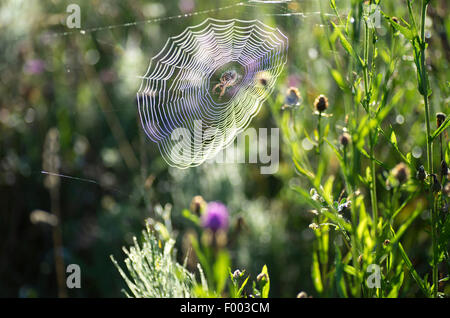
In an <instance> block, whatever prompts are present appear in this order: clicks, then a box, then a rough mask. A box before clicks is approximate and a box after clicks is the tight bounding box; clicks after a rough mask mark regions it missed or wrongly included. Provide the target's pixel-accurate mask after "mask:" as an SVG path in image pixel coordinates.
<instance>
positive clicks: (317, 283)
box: [311, 252, 323, 294]
mask: <svg viewBox="0 0 450 318" xmlns="http://www.w3.org/2000/svg"><path fill="white" fill-rule="evenodd" d="M311 274H312V279H313V283H314V287H316V290H317V292H318V293H320V294H321V293H322V292H323V285H322V278H321V277H320V264H319V258H318V257H317V253H315V252H314V253H313V262H312V271H311Z"/></svg>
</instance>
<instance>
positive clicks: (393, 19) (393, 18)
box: [391, 17, 399, 24]
mask: <svg viewBox="0 0 450 318" xmlns="http://www.w3.org/2000/svg"><path fill="white" fill-rule="evenodd" d="M391 19H392V21H394V22H395V23H397V24H398V23H399V20H398V18H397V17H392V18H391Z"/></svg>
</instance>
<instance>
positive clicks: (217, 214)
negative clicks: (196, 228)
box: [202, 202, 229, 232]
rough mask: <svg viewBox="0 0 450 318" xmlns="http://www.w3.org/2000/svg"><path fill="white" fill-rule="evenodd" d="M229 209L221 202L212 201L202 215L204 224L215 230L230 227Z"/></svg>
mask: <svg viewBox="0 0 450 318" xmlns="http://www.w3.org/2000/svg"><path fill="white" fill-rule="evenodd" d="M228 218H229V215H228V209H227V207H226V206H225V205H224V204H223V203H220V202H210V203H208V207H207V208H206V213H205V214H203V217H202V225H203V227H204V228H208V229H210V230H212V231H213V232H216V231H217V230H219V229H220V230H227V229H228Z"/></svg>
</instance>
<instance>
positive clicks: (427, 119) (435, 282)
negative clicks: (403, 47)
mask: <svg viewBox="0 0 450 318" xmlns="http://www.w3.org/2000/svg"><path fill="white" fill-rule="evenodd" d="M427 7H428V1H427V0H422V10H421V24H420V74H419V75H420V77H421V84H422V94H423V101H424V104H425V122H426V129H427V162H428V171H429V173H430V174H433V170H434V169H433V141H432V140H431V138H430V136H431V127H430V105H429V102H428V78H427V72H426V65H425V45H426V41H425V19H426V15H427ZM431 186H432V182H431V181H430V206H431V240H432V248H433V263H432V271H433V275H432V278H433V292H432V295H433V297H437V292H438V268H437V254H438V251H437V235H436V221H437V220H436V209H435V206H434V205H435V204H434V196H433V191H432V190H431Z"/></svg>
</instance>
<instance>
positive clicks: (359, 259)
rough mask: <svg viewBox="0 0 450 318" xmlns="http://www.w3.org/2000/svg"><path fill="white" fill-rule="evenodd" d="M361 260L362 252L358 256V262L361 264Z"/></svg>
mask: <svg viewBox="0 0 450 318" xmlns="http://www.w3.org/2000/svg"><path fill="white" fill-rule="evenodd" d="M362 262H363V256H362V254H361V255H359V256H358V264H359V265H361V264H362Z"/></svg>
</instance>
